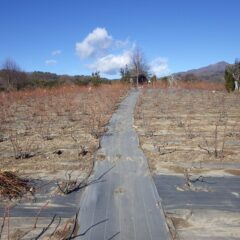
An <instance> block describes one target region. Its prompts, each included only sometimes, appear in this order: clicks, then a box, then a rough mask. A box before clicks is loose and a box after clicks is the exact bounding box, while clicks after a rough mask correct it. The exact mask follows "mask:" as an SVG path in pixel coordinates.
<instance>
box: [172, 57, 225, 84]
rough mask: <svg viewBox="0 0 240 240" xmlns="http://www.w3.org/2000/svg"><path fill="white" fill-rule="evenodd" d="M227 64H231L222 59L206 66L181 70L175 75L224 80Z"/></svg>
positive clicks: (182, 78) (216, 80)
mask: <svg viewBox="0 0 240 240" xmlns="http://www.w3.org/2000/svg"><path fill="white" fill-rule="evenodd" d="M227 65H229V63H227V62H224V61H222V62H218V63H215V64H211V65H208V66H206V67H202V68H198V69H192V70H189V71H186V72H179V73H176V74H174V75H175V77H176V78H177V79H181V80H184V79H191V78H192V79H193V80H195V79H196V80H203V81H209V82H224V72H225V68H226V66H227Z"/></svg>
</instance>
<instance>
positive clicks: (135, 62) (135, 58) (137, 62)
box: [131, 47, 148, 87]
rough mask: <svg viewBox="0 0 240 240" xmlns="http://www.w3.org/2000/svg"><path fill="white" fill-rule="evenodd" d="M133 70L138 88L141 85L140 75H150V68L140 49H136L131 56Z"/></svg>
mask: <svg viewBox="0 0 240 240" xmlns="http://www.w3.org/2000/svg"><path fill="white" fill-rule="evenodd" d="M131 70H132V72H133V74H134V75H135V76H136V83H137V87H138V83H139V75H140V74H145V75H148V74H147V72H148V66H147V63H146V60H145V57H144V54H143V52H142V51H141V50H140V48H138V47H137V48H135V50H134V51H133V53H132V56H131Z"/></svg>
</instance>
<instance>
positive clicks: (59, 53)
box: [52, 49, 62, 56]
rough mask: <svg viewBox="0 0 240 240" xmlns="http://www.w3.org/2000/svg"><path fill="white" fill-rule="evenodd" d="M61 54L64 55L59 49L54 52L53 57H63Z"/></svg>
mask: <svg viewBox="0 0 240 240" xmlns="http://www.w3.org/2000/svg"><path fill="white" fill-rule="evenodd" d="M61 54H62V51H61V50H59V49H58V50H54V51H52V56H57V55H61Z"/></svg>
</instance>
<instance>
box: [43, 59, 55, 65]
mask: <svg viewBox="0 0 240 240" xmlns="http://www.w3.org/2000/svg"><path fill="white" fill-rule="evenodd" d="M56 64H57V61H56V60H54V59H48V60H46V61H45V65H47V66H53V65H56Z"/></svg>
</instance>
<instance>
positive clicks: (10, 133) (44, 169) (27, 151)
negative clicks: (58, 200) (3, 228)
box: [0, 84, 128, 239]
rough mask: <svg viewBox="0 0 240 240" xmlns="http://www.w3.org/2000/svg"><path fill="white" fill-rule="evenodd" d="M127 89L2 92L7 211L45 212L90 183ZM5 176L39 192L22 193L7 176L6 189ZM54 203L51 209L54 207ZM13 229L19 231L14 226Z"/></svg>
mask: <svg viewBox="0 0 240 240" xmlns="http://www.w3.org/2000/svg"><path fill="white" fill-rule="evenodd" d="M127 88H128V87H127V86H124V85H121V84H112V85H101V86H99V87H90V86H89V87H77V86H71V85H69V86H68V85H67V86H62V87H58V88H52V89H35V90H25V91H16V92H9V93H8V92H2V93H0V102H1V105H0V169H1V172H0V174H1V176H0V177H1V179H4V182H2V183H0V203H1V206H2V207H3V208H2V209H4V206H10V208H11V209H10V214H11V212H12V211H14V208H13V206H15V205H16V203H17V202H19V203H22V204H23V205H24V204H25V203H27V202H29V203H31V206H33V207H34V206H35V208H37V209H40V208H42V207H43V206H44V205H45V204H46V202H48V201H50V200H51V199H52V198H53V197H54V196H58V195H59V196H61V195H67V193H68V192H70V191H72V190H74V189H75V188H76V187H77V186H79V184H80V183H82V182H83V181H87V177H88V176H89V174H90V173H91V171H92V168H93V164H94V160H93V154H94V153H95V151H96V149H98V148H99V145H100V138H101V136H102V134H104V132H105V131H106V130H107V128H106V126H105V125H106V124H107V123H108V120H109V118H110V117H111V115H112V113H113V112H114V111H115V109H116V107H117V105H118V103H119V102H120V101H121V99H122V97H124V96H125V95H126V93H127ZM6 173H12V174H14V176H17V177H20V178H21V179H23V180H26V181H27V182H29V183H30V185H31V184H32V185H31V186H33V187H34V189H32V190H31V188H21V189H20V188H19V186H18V185H17V182H16V180H15V179H14V177H11V176H12V175H8V176H10V179H9V181H10V183H11V184H12V185H7V184H5V183H9V181H8V182H7V179H6ZM5 180H6V181H5ZM84 184H86V182H85V183H84ZM41 186H43V187H41ZM59 186H60V187H59ZM30 190H31V191H32V192H31V191H30ZM33 191H34V194H33ZM9 199H11V200H12V201H10V202H9ZM34 202H35V203H34ZM51 202H52V203H51V204H50V203H48V204H47V205H48V207H47V208H50V207H51V206H52V205H54V201H53V200H51ZM45 208H46V206H45ZM2 211H3V210H2ZM2 214H3V212H2ZM35 215H36V214H35ZM32 221H33V220H31V221H30V222H32ZM12 222H14V219H13V218H12ZM17 222H18V221H17ZM28 222H29V221H28ZM43 226H44V223H43ZM22 228H24V226H23V225H22V226H21V229H22ZM10 230H11V231H10V232H11V233H13V232H14V229H13V225H12V229H10ZM11 233H10V234H11ZM13 239H14V238H13Z"/></svg>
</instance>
